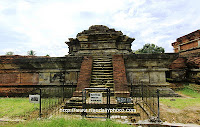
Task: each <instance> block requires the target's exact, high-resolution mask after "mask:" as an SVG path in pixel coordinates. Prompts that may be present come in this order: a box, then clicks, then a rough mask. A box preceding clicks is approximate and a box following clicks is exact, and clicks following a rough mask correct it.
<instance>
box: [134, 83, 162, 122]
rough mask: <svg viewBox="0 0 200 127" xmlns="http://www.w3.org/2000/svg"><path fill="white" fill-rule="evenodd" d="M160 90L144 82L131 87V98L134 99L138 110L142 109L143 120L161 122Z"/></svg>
mask: <svg viewBox="0 0 200 127" xmlns="http://www.w3.org/2000/svg"><path fill="white" fill-rule="evenodd" d="M159 95H160V90H159V89H158V88H157V87H153V86H151V85H149V84H145V83H143V82H141V83H139V84H138V85H137V86H134V87H131V96H132V97H133V98H134V102H135V105H136V106H137V109H141V113H140V115H141V119H150V121H152V122H156V121H160V111H159Z"/></svg>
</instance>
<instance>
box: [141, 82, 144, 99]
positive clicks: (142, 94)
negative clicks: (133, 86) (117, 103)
mask: <svg viewBox="0 0 200 127" xmlns="http://www.w3.org/2000/svg"><path fill="white" fill-rule="evenodd" d="M141 85H142V100H144V85H143V82H141Z"/></svg>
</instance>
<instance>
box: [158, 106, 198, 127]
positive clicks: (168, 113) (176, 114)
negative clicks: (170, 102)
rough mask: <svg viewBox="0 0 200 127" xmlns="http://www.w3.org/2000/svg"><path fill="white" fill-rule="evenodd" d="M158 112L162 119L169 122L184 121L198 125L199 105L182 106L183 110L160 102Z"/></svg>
mask: <svg viewBox="0 0 200 127" xmlns="http://www.w3.org/2000/svg"><path fill="white" fill-rule="evenodd" d="M160 107H161V108H160V114H161V119H162V120H163V121H167V122H170V123H185V124H190V123H192V124H198V125H200V105H199V106H192V107H189V108H184V109H183V110H180V109H176V108H172V107H169V106H166V105H164V104H160Z"/></svg>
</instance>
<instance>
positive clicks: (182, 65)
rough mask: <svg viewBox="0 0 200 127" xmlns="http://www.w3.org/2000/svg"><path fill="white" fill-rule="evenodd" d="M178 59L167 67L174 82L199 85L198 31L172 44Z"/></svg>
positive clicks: (199, 44) (199, 55) (199, 53)
mask: <svg viewBox="0 0 200 127" xmlns="http://www.w3.org/2000/svg"><path fill="white" fill-rule="evenodd" d="M172 46H173V47H174V52H176V53H179V58H178V59H176V60H175V61H173V62H172V64H171V65H170V66H169V68H170V69H172V70H171V78H172V79H173V80H174V81H179V82H183V81H187V82H197V83H200V30H196V31H194V32H192V33H189V34H187V35H184V36H182V37H180V38H177V40H176V42H174V43H172Z"/></svg>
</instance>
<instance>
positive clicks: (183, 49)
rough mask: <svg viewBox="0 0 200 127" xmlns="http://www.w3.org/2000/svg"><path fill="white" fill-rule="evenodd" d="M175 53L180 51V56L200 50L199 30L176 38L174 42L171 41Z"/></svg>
mask: <svg viewBox="0 0 200 127" xmlns="http://www.w3.org/2000/svg"><path fill="white" fill-rule="evenodd" d="M172 46H173V47H174V52H175V53H180V55H181V56H187V55H191V54H196V53H199V52H200V30H196V31H194V32H192V33H189V34H187V35H184V36H182V37H180V38H177V40H176V42H174V43H172Z"/></svg>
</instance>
